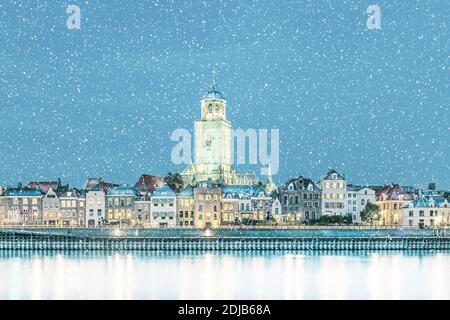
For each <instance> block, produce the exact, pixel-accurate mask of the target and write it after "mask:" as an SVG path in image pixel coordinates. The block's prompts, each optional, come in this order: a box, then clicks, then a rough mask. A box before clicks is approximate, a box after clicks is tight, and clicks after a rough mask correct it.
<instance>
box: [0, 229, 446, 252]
mask: <svg viewBox="0 0 450 320" xmlns="http://www.w3.org/2000/svg"><path fill="white" fill-rule="evenodd" d="M0 250H124V251H127V250H144V251H145V250H148V251H240V250H243V251H260V250H262V251H277V250H292V251H295V250H450V229H448V228H447V229H415V228H414V229H413V228H398V229H394V228H344V227H333V228H325V227H322V228H317V227H313V228H219V229H181V228H180V229H111V228H97V229H86V228H17V227H16V228H12V227H10V228H1V229H0Z"/></svg>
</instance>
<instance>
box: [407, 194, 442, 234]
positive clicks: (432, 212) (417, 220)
mask: <svg viewBox="0 0 450 320" xmlns="http://www.w3.org/2000/svg"><path fill="white" fill-rule="evenodd" d="M402 215H403V219H402V225H403V226H407V227H419V228H424V227H428V228H432V227H436V226H449V225H450V203H449V202H448V201H447V200H446V199H445V198H443V197H430V196H428V197H427V196H420V197H419V198H417V199H415V200H414V201H411V202H409V203H408V204H406V205H404V206H403V207H402Z"/></svg>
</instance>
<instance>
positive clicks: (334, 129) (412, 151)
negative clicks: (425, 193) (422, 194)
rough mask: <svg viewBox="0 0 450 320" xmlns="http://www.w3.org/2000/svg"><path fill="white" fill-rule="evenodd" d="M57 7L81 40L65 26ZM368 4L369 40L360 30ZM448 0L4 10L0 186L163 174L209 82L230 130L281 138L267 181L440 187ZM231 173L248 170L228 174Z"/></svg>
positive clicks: (14, 4)
mask: <svg viewBox="0 0 450 320" xmlns="http://www.w3.org/2000/svg"><path fill="white" fill-rule="evenodd" d="M68 4H76V5H78V6H79V7H80V9H81V29H80V30H68V29H67V28H66V19H67V16H68V15H67V14H66V12H65V9H66V6H67V5H68ZM369 4H378V5H379V6H380V7H381V14H382V18H381V24H382V29H381V30H367V28H366V19H367V14H366V9H367V6H368V5H369ZM449 11H450V7H449V6H448V1H446V0H441V1H439V0H437V1H378V0H377V1H375V2H373V1H370V2H366V1H334V0H330V1H287V0H279V1H180V0H176V1H117V0H116V1H111V0H109V1H69V2H66V1H2V3H1V4H0V104H1V108H0V121H1V126H0V130H1V132H0V142H1V143H0V155H1V159H2V162H1V170H0V185H1V184H3V185H5V184H6V185H8V184H15V183H17V182H18V181H29V180H37V179H39V180H46V179H56V178H58V177H60V178H61V179H62V180H63V181H64V182H66V181H67V182H69V183H70V184H72V185H75V186H81V185H82V184H83V182H84V181H85V179H86V178H87V177H88V176H103V177H105V178H106V179H107V180H111V181H114V182H119V183H133V182H134V181H135V180H136V179H137V178H138V177H139V175H140V174H141V173H144V172H146V173H153V174H161V175H163V174H165V173H166V172H168V171H175V170H177V169H182V167H180V168H178V167H177V166H175V165H173V164H172V163H171V161H170V152H171V149H172V147H173V146H174V143H173V142H172V141H170V134H171V132H172V131H173V130H174V129H176V128H188V129H192V128H193V123H194V120H195V119H197V118H199V116H200V98H201V97H202V95H203V94H204V93H205V91H206V90H207V89H208V87H209V85H210V82H211V77H212V72H213V70H215V72H216V74H217V76H216V79H217V83H218V87H219V89H220V90H221V91H222V92H223V93H224V94H225V96H226V97H227V100H228V104H229V112H228V118H229V119H230V120H231V121H232V124H233V127H235V128H244V129H245V128H255V129H259V128H269V129H270V128H279V129H280V170H279V172H278V174H277V175H276V176H275V177H274V179H275V181H277V182H278V183H280V182H284V181H285V180H286V179H287V178H289V177H292V176H298V175H306V176H309V177H311V178H313V179H314V180H318V179H319V178H320V177H321V176H322V175H324V174H325V173H326V171H327V170H328V169H329V168H336V169H337V170H338V171H340V172H342V173H345V174H346V176H347V178H348V179H349V180H350V181H351V182H353V183H361V184H363V183H369V184H383V183H387V182H398V183H402V184H416V185H420V186H424V185H425V184H426V183H427V182H429V181H435V182H437V184H438V188H450V175H449V172H450V161H449V150H450V148H449V147H450V144H449V141H450V140H449V136H450V135H449V130H450V128H449V114H450V112H449V105H450V94H449V92H450V90H449V71H450V69H449V60H448V52H449V50H448V45H449V39H450V35H449V30H450V28H449V26H448V17H449V16H450V12H449ZM236 169H237V170H238V171H247V170H255V171H259V167H258V166H240V167H237V168H236Z"/></svg>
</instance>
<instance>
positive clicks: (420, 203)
mask: <svg viewBox="0 0 450 320" xmlns="http://www.w3.org/2000/svg"><path fill="white" fill-rule="evenodd" d="M435 207H439V205H438V204H437V203H436V202H435V201H434V200H433V199H431V198H425V197H420V198H417V199H416V200H414V201H412V202H410V203H408V204H407V205H404V206H403V208H435Z"/></svg>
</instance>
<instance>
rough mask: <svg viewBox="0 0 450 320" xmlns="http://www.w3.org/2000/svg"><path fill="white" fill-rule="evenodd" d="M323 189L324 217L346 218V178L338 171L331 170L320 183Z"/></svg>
mask: <svg viewBox="0 0 450 320" xmlns="http://www.w3.org/2000/svg"><path fill="white" fill-rule="evenodd" d="M320 186H321V189H322V215H328V216H344V215H346V214H347V205H346V195H347V184H346V180H345V177H344V176H343V175H341V174H339V173H338V172H337V171H336V170H330V171H329V172H328V173H327V175H326V176H325V178H323V179H322V181H320Z"/></svg>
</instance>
